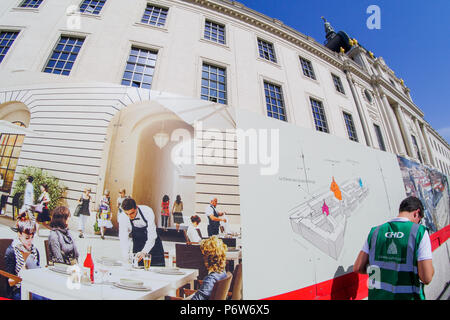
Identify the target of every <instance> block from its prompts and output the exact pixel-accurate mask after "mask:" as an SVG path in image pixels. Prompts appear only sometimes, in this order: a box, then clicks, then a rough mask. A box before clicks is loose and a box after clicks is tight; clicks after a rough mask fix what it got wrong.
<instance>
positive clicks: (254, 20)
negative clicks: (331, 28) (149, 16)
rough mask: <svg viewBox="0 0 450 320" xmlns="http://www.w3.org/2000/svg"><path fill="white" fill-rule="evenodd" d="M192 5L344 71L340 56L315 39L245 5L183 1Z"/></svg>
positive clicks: (224, 1) (211, 0)
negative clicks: (259, 32) (253, 29)
mask: <svg viewBox="0 0 450 320" xmlns="http://www.w3.org/2000/svg"><path fill="white" fill-rule="evenodd" d="M181 1H183V2H188V3H192V4H195V5H198V6H201V7H203V8H206V9H209V10H213V11H216V12H217V13H220V14H223V15H227V16H229V17H231V18H234V19H238V20H240V21H242V22H244V23H246V24H249V25H252V26H254V27H256V28H259V29H262V30H264V31H266V32H268V33H271V34H273V35H275V36H278V37H280V38H282V39H284V40H285V41H287V42H289V43H291V44H293V45H295V46H297V47H301V48H303V49H305V50H307V51H309V52H311V53H313V54H315V55H316V56H319V57H320V58H322V59H323V60H325V61H327V62H328V63H330V64H332V65H334V66H335V67H337V68H340V69H342V61H341V60H340V59H339V55H338V53H336V52H333V51H331V50H329V49H328V48H326V47H325V46H323V45H321V44H320V43H318V42H316V41H315V40H314V39H313V38H311V37H309V36H306V35H304V34H302V33H301V32H299V31H297V30H295V29H293V28H291V27H289V26H287V25H285V24H284V23H283V22H282V21H280V20H278V19H274V18H270V17H268V16H266V15H264V14H262V13H259V12H257V11H254V10H252V9H250V8H247V7H245V6H244V5H243V4H241V3H239V2H236V1H229V0H181Z"/></svg>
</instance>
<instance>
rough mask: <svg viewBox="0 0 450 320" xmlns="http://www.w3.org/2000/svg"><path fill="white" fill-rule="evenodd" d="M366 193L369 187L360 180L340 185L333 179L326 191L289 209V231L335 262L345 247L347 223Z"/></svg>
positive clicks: (352, 180)
mask: <svg viewBox="0 0 450 320" xmlns="http://www.w3.org/2000/svg"><path fill="white" fill-rule="evenodd" d="M368 194H369V188H368V187H367V185H365V184H364V182H363V179H362V178H360V177H357V178H353V179H350V180H347V181H344V182H343V183H341V184H338V183H337V182H336V181H335V179H334V177H333V178H332V183H331V186H330V187H329V188H327V190H323V191H319V192H318V193H316V194H314V195H313V196H311V197H310V199H308V200H307V201H304V202H302V203H300V204H299V205H297V206H295V207H293V208H292V209H291V210H289V220H290V223H291V227H292V230H293V231H294V232H295V233H297V234H299V235H301V236H302V237H303V238H304V239H305V240H307V241H308V242H310V243H311V244H312V245H313V246H315V247H316V248H318V249H319V250H321V251H322V252H324V253H326V254H327V255H328V256H330V257H332V258H333V259H335V260H337V259H338V258H339V256H340V254H341V252H342V248H343V246H344V236H345V229H346V226H347V220H348V218H349V217H350V216H351V214H352V213H353V212H354V211H355V210H356V209H357V208H358V207H359V206H360V205H361V204H362V203H363V201H364V199H366V197H367V196H368ZM339 198H340V199H341V200H340V199H339Z"/></svg>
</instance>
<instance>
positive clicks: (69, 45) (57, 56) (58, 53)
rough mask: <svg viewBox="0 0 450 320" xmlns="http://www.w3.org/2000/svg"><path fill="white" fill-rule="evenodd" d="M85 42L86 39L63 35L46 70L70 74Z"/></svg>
mask: <svg viewBox="0 0 450 320" xmlns="http://www.w3.org/2000/svg"><path fill="white" fill-rule="evenodd" d="M83 43H84V39H81V38H75V37H68V36H61V38H60V39H59V41H58V43H57V44H56V47H55V49H53V53H52V55H51V56H50V58H49V60H48V63H47V66H46V67H45V68H44V72H47V73H54V74H62V75H65V76H68V75H69V74H70V71H71V70H72V67H73V64H74V63H75V60H76V59H77V56H78V54H79V52H80V50H81V47H82V45H83Z"/></svg>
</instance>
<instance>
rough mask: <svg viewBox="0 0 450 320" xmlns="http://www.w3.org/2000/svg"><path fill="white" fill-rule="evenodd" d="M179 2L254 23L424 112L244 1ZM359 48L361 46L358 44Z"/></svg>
mask: <svg viewBox="0 0 450 320" xmlns="http://www.w3.org/2000/svg"><path fill="white" fill-rule="evenodd" d="M180 1H181V2H186V3H191V4H195V5H197V6H200V7H203V8H205V9H208V10H212V11H215V12H217V13H219V14H223V15H226V16H229V17H231V18H234V19H237V20H239V21H241V22H243V23H245V24H248V25H251V26H254V27H256V28H259V29H261V30H264V31H265V32H268V33H271V34H273V35H275V36H277V37H279V38H281V39H283V40H285V41H287V42H289V43H291V44H293V45H294V46H296V47H300V48H302V49H304V50H306V51H308V52H310V53H312V54H314V55H316V56H318V57H319V58H321V59H323V60H324V61H326V62H328V63H330V64H331V65H333V66H335V67H337V68H339V69H341V70H343V71H347V72H350V73H352V74H354V75H355V76H357V77H359V78H360V79H361V80H363V81H365V82H367V83H369V84H372V85H378V86H380V87H382V88H383V89H384V91H385V92H388V93H389V94H390V95H391V96H394V97H395V98H397V100H399V101H401V102H402V103H403V104H404V105H406V106H407V107H409V108H410V110H411V111H412V112H411V113H415V114H416V115H418V116H419V117H420V118H422V119H423V116H424V113H423V112H422V111H421V110H420V109H419V107H418V106H416V105H415V104H414V103H413V102H412V101H411V100H410V99H409V98H408V97H407V96H406V95H404V94H402V93H401V92H400V91H399V90H398V89H396V88H394V87H393V86H392V85H391V84H390V83H388V82H387V81H386V80H384V79H383V78H381V77H377V78H376V79H375V81H374V79H373V77H372V76H371V75H369V74H368V73H367V72H366V71H365V70H364V69H363V67H361V66H360V65H358V64H357V63H356V62H354V61H353V60H351V59H349V58H348V57H347V56H346V55H343V54H341V53H336V52H334V51H331V50H330V49H328V48H327V47H325V46H324V45H322V44H320V43H318V42H317V41H315V40H314V39H313V38H311V37H309V36H306V35H304V34H302V33H301V32H299V31H297V30H295V29H293V28H291V27H289V26H287V25H285V24H284V23H283V22H282V21H280V20H278V19H274V18H271V17H268V16H266V15H264V14H262V13H259V12H257V11H255V10H252V9H250V8H247V7H246V6H245V5H243V4H241V3H239V2H237V1H231V0H180ZM361 50H364V51H365V49H363V48H361ZM373 63H374V65H379V66H380V67H381V68H382V69H383V70H385V71H387V72H388V73H389V74H390V75H392V76H394V77H395V79H396V80H398V78H397V77H396V76H395V74H394V72H393V71H392V70H391V69H390V68H389V67H388V66H386V65H385V64H384V63H381V62H380V60H379V59H378V58H377V59H373Z"/></svg>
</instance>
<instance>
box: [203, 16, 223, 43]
mask: <svg viewBox="0 0 450 320" xmlns="http://www.w3.org/2000/svg"><path fill="white" fill-rule="evenodd" d="M204 37H205V39H206V40H210V41H214V42H217V43H220V44H225V26H224V25H221V24H218V23H215V22H212V21H208V20H206V21H205V35H204Z"/></svg>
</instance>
